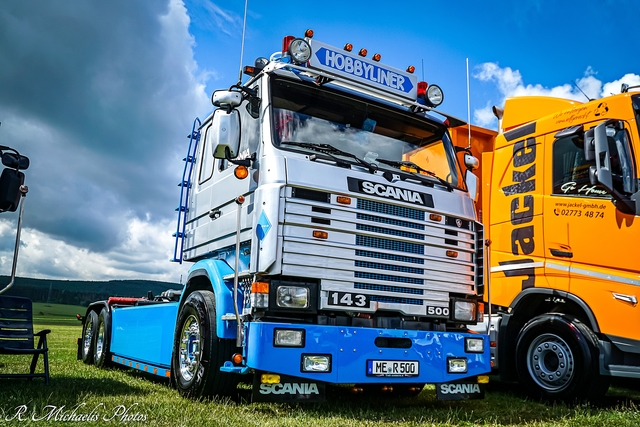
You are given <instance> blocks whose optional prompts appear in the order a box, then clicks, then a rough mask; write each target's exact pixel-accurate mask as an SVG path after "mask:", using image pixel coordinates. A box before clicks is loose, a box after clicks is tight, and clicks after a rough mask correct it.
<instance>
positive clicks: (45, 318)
mask: <svg viewBox="0 0 640 427" xmlns="http://www.w3.org/2000/svg"><path fill="white" fill-rule="evenodd" d="M86 311H87V308H86V307H82V306H79V305H64V304H47V303H43V302H34V303H33V317H34V318H35V319H36V320H37V321H38V322H40V323H47V324H49V325H52V324H54V325H69V326H71V325H79V324H80V322H79V321H78V319H77V318H76V315H77V314H81V315H83V316H84V314H85V312H86Z"/></svg>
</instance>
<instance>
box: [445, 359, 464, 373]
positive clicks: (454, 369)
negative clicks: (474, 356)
mask: <svg viewBox="0 0 640 427" xmlns="http://www.w3.org/2000/svg"><path fill="white" fill-rule="evenodd" d="M447 372H448V373H450V374H464V373H465V372H467V359H465V358H464V357H460V358H453V357H450V358H448V359H447Z"/></svg>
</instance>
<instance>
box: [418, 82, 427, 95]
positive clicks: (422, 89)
mask: <svg viewBox="0 0 640 427" xmlns="http://www.w3.org/2000/svg"><path fill="white" fill-rule="evenodd" d="M427 87H429V84H428V83H427V82H418V96H421V97H425V96H426V95H427Z"/></svg>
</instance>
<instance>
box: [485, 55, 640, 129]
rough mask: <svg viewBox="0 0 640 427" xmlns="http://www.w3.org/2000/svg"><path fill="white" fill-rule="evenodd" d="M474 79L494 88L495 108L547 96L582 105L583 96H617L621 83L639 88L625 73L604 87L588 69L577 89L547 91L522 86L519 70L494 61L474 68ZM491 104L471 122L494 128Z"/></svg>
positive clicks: (639, 79)
mask: <svg viewBox="0 0 640 427" xmlns="http://www.w3.org/2000/svg"><path fill="white" fill-rule="evenodd" d="M473 77H474V78H476V79H478V80H480V81H481V82H490V83H494V84H495V85H496V88H497V89H498V92H499V94H500V96H501V98H500V100H499V101H498V102H494V103H493V104H494V105H498V106H502V105H504V101H505V99H506V98H510V97H516V96H550V97H555V98H565V99H572V100H576V101H581V102H584V101H585V94H586V95H587V96H588V97H589V98H591V99H594V98H599V97H602V96H608V95H611V94H612V93H620V87H621V84H622V83H627V84H629V85H636V84H638V85H640V76H638V75H635V74H626V75H625V76H623V77H622V78H621V79H619V80H616V81H613V82H610V83H606V84H603V83H602V81H600V80H599V79H598V78H597V77H596V72H595V71H594V70H593V69H592V68H591V67H587V69H586V70H585V72H584V75H583V77H582V78H580V79H578V80H577V81H576V85H577V86H578V87H579V88H580V89H578V88H577V87H576V86H575V85H572V84H569V83H567V84H563V85H560V86H554V87H551V88H549V87H545V86H542V85H541V84H524V80H523V78H522V74H521V73H520V71H519V70H512V69H511V68H510V67H504V68H501V67H500V66H499V65H498V64H497V63H494V62H486V63H484V64H481V65H479V66H477V67H476V71H475V73H474V75H473ZM581 90H582V91H581ZM582 92H584V94H583V93H582ZM491 104H492V102H491V101H489V102H488V103H487V104H486V105H485V106H484V107H483V108H479V109H476V110H474V113H473V117H474V121H475V122H476V124H478V125H479V126H484V127H494V128H495V127H496V125H497V120H496V118H495V116H494V115H493V112H492V111H491V106H490V105H491Z"/></svg>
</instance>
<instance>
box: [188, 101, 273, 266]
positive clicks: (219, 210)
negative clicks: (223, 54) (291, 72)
mask: <svg viewBox="0 0 640 427" xmlns="http://www.w3.org/2000/svg"><path fill="white" fill-rule="evenodd" d="M237 111H238V113H239V116H240V126H241V131H240V147H239V150H238V155H237V156H236V157H235V159H233V160H241V159H246V158H257V157H258V155H257V150H258V149H259V146H260V144H259V142H260V118H259V102H257V101H256V100H255V99H254V100H245V101H243V103H242V104H241V105H240V106H238V107H237ZM212 133H213V130H212V129H211V121H209V122H208V123H207V124H205V129H204V131H203V139H202V142H201V145H200V148H199V150H198V159H197V163H196V170H195V172H194V183H193V185H194V188H193V189H192V192H191V200H190V205H189V216H188V220H187V226H186V243H185V249H184V253H185V260H189V259H193V258H195V257H199V256H202V255H205V254H209V253H211V252H214V251H218V250H220V249H223V248H227V247H229V246H232V245H234V244H235V234H236V229H237V209H238V205H237V204H236V203H235V199H236V198H237V197H238V196H244V197H245V198H246V199H247V200H248V202H246V203H245V204H243V205H242V213H241V228H242V230H243V231H246V230H247V229H248V228H250V227H251V224H250V222H251V221H250V213H251V198H250V197H249V196H250V194H251V193H252V192H253V191H254V190H255V188H256V186H257V174H255V173H254V172H255V171H256V167H257V163H256V162H252V165H251V166H250V167H249V174H248V176H247V177H246V178H244V179H239V178H237V177H236V176H235V174H234V169H235V168H236V165H234V164H233V163H232V162H230V161H228V160H225V159H217V158H214V156H213V155H214V148H215V147H213V146H212V145H213V143H212V140H211V137H210V135H211V134H212ZM245 234H247V233H245ZM243 237H244V236H243ZM243 240H246V239H243Z"/></svg>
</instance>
